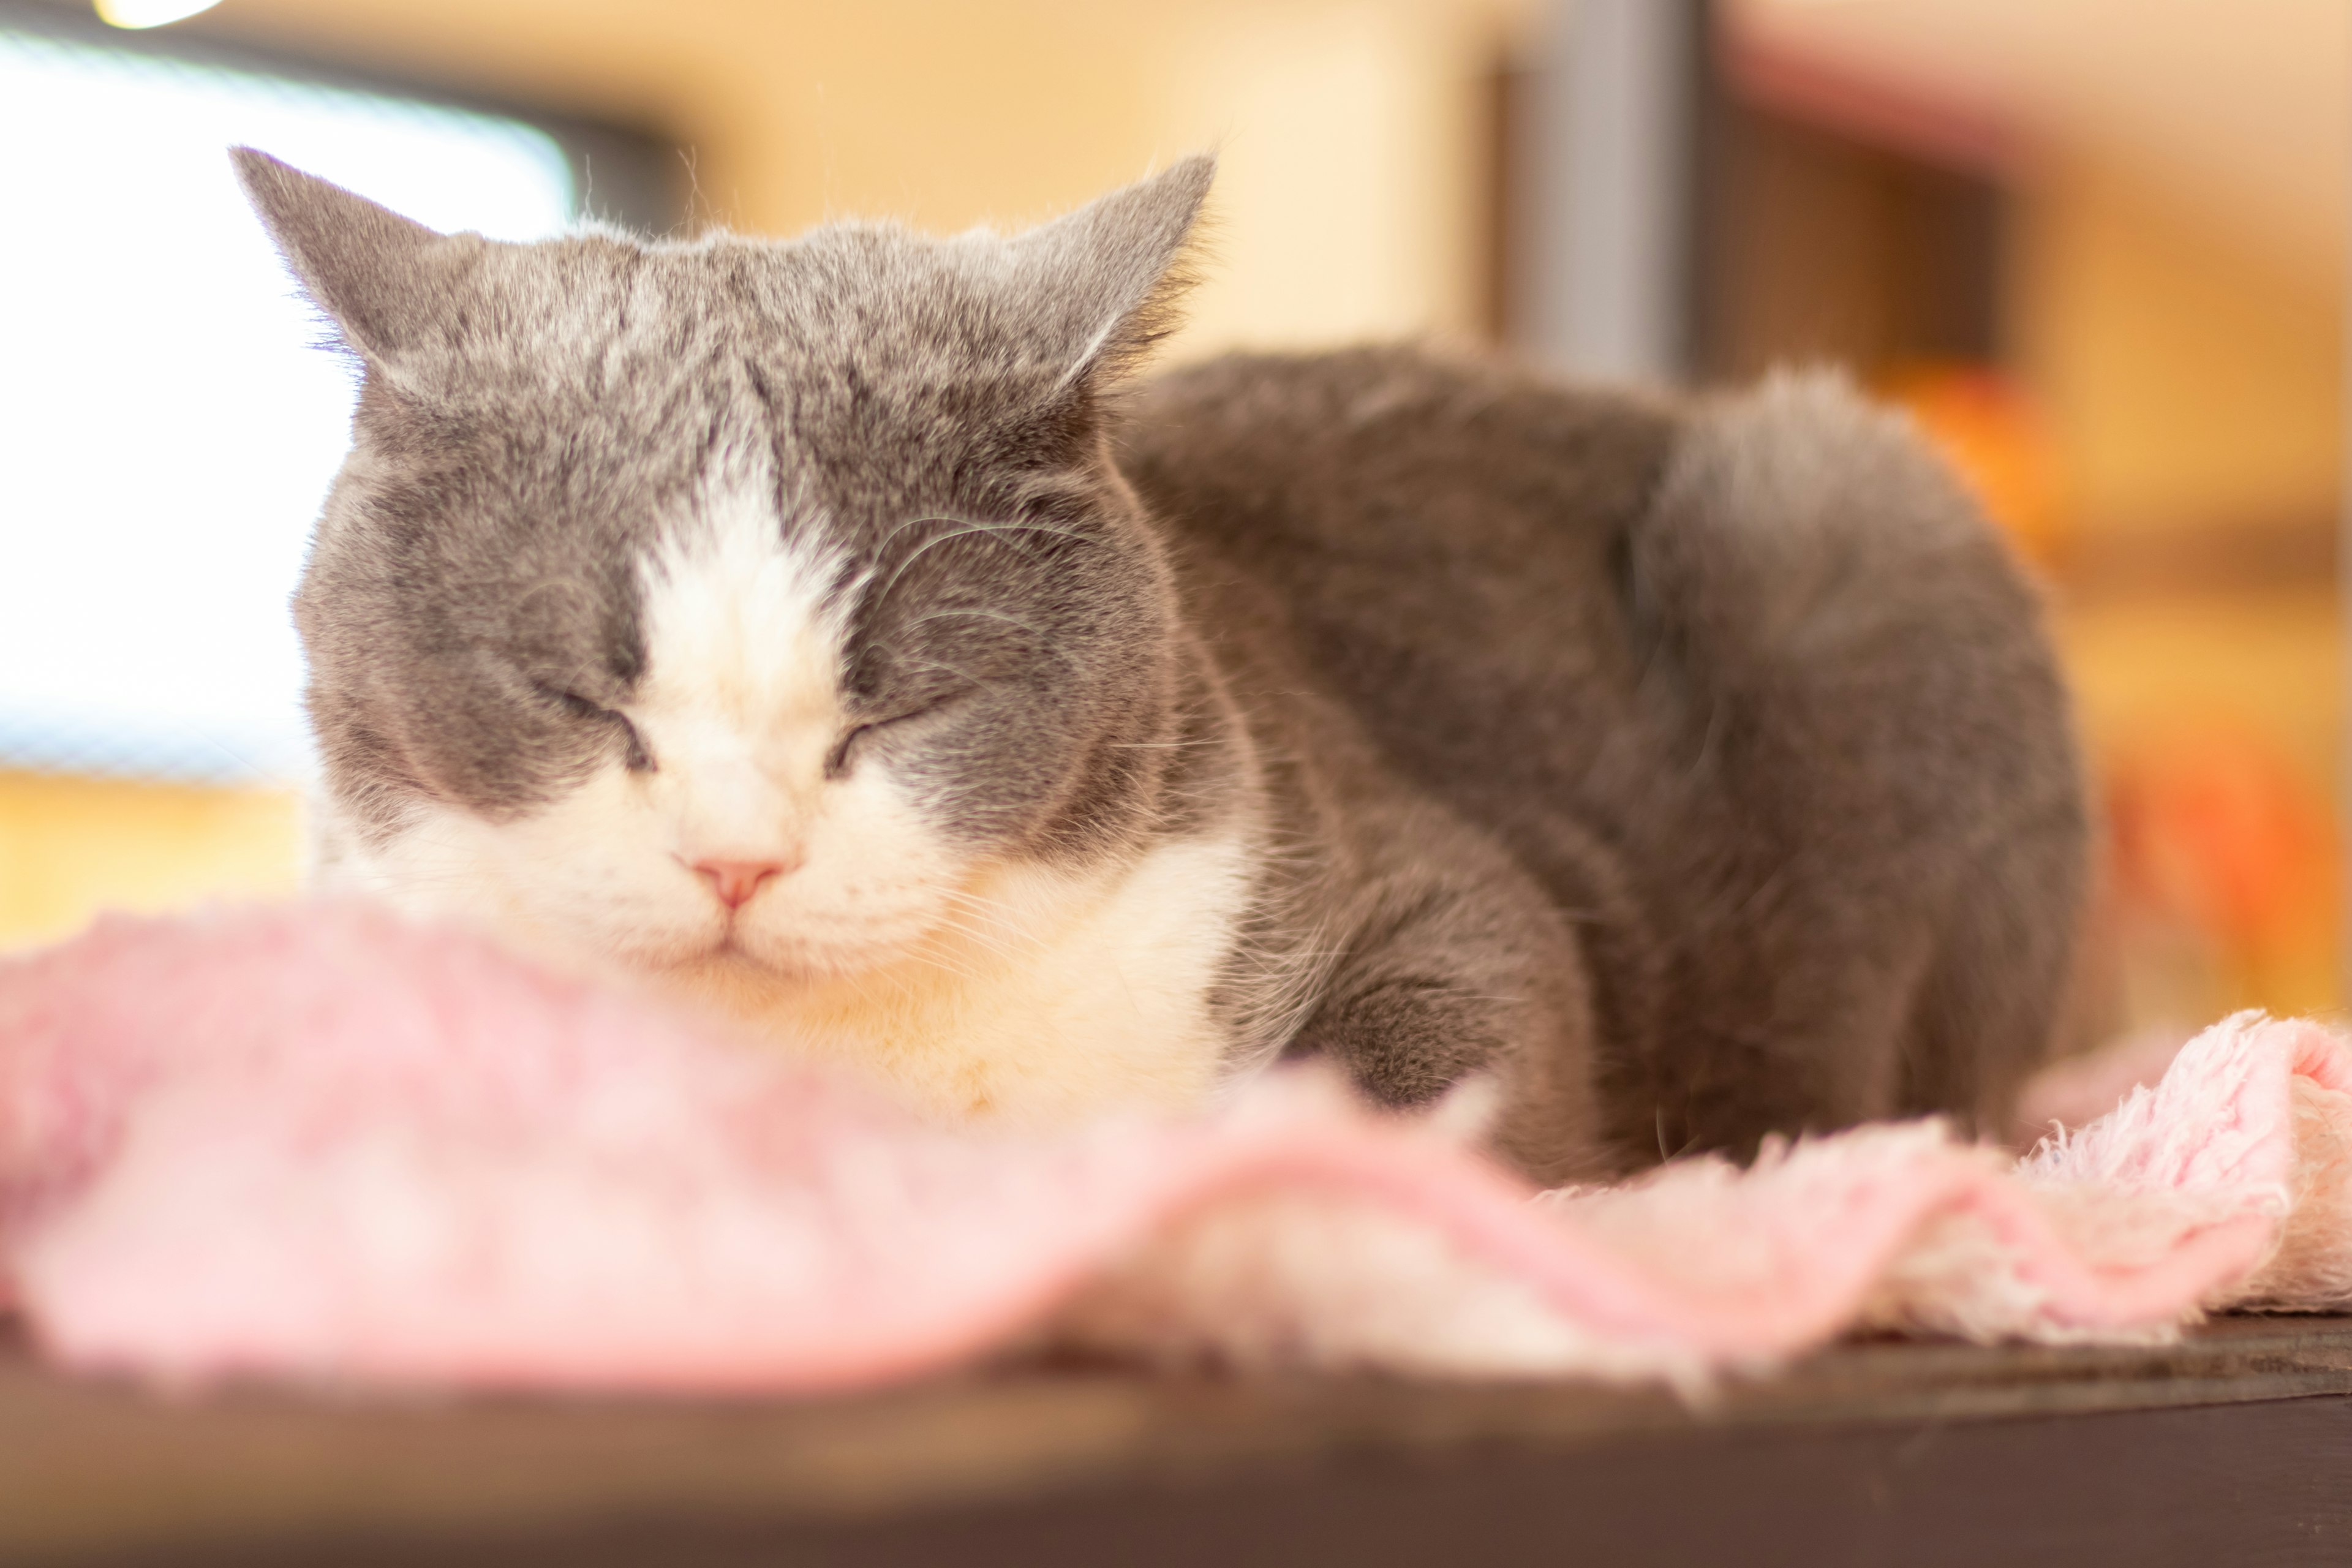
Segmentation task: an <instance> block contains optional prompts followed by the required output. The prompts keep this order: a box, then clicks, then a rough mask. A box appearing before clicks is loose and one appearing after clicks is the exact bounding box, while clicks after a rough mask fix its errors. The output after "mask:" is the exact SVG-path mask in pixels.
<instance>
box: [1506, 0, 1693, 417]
mask: <svg viewBox="0 0 2352 1568" xmlns="http://www.w3.org/2000/svg"><path fill="white" fill-rule="evenodd" d="M1708 9H1709V8H1708V5H1707V0H1556V3H1555V5H1554V6H1553V8H1552V12H1551V15H1550V17H1549V21H1548V23H1547V27H1546V32H1545V35H1544V37H1543V38H1542V40H1541V43H1540V45H1539V53H1538V59H1537V60H1536V62H1535V65H1536V71H1535V74H1534V79H1533V80H1532V82H1531V83H1530V87H1531V89H1532V90H1531V92H1530V93H1529V94H1528V115H1527V120H1526V122H1525V123H1524V124H1523V125H1522V126H1521V127H1519V128H1518V135H1519V138H1520V141H1521V145H1522V147H1523V148H1524V150H1525V156H1524V158H1523V160H1522V161H1521V167H1522V168H1523V169H1524V170H1525V171H1526V175H1525V183H1524V184H1523V185H1522V187H1521V189H1520V190H1519V191H1517V193H1515V194H1514V195H1515V197H1516V199H1517V201H1518V202H1519V203H1520V204H1521V210H1522V212H1523V214H1524V215H1525V220H1526V221H1525V222H1524V224H1523V225H1522V226H1521V227H1520V233H1521V234H1522V235H1523V236H1524V242H1523V243H1524V245H1525V250H1524V252H1523V254H1522V255H1520V256H1519V257H1518V258H1516V264H1515V265H1514V266H1513V268H1511V271H1512V273H1513V275H1514V276H1515V278H1516V279H1517V283H1518V291H1519V293H1520V295H1521V297H1520V298H1519V299H1517V300H1514V301H1512V316H1513V318H1514V319H1515V320H1516V321H1518V322H1520V323H1522V328H1521V331H1520V334H1519V335H1520V337H1521V340H1522V341H1521V344H1520V346H1521V347H1523V348H1524V349H1526V350H1527V351H1528V352H1529V353H1531V354H1533V355H1534V356H1535V357H1536V358H1537V359H1538V360H1541V361H1543V362H1545V363H1549V364H1552V365H1554V366H1555V367H1557V368H1559V369H1561V370H1565V371H1568V372H1570V373H1571V374H1580V375H1592V376H1607V377H1616V378H1632V379H1635V380H1643V381H1669V380H1675V379H1679V378H1680V377H1682V376H1684V375H1686V374H1689V373H1690V372H1691V371H1692V370H1693V369H1694V368H1696V367H1695V364H1694V360H1695V358H1696V347H1697V336H1698V331H1697V304H1698V298H1699V284H1700V276H1699V265H1698V255H1697V248H1698V244H1699V239H1700V232H1699V231H1700V221H1699V214H1700V208H1701V204H1702V199H1703V195H1704V191H1703V188H1702V187H1703V179H1702V170H1703V167H1704V153H1705V151H1706V149H1705V146H1704V141H1703V129H1704V125H1705V120H1706V111H1707V102H1706V97H1707V82H1708V80H1709V68H1708V60H1707V51H1708V49H1709V47H1710V39H1709V35H1708V21H1709V17H1708Z"/></svg>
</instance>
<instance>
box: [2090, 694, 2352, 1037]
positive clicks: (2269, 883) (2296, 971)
mask: <svg viewBox="0 0 2352 1568" xmlns="http://www.w3.org/2000/svg"><path fill="white" fill-rule="evenodd" d="M2109 773H2110V777H2111V779H2112V784H2111V785H2110V788H2109V794H2108V799H2109V810H2110V814H2111V821H2112V826H2113V833H2114V845H2115V856H2116V861H2115V864H2116V882H2117V889H2116V890H2117V893H2118V895H2119V896H2120V897H2121V898H2122V899H2123V900H2125V901H2126V904H2127V905H2130V906H2136V907H2137V909H2139V910H2142V911H2144V912H2146V913H2147V914H2150V915H2153V916H2156V917H2158V918H2159V919H2171V920H2175V921H2182V922H2185V923H2187V924H2188V925H2189V926H2192V927H2193V928H2194V929H2195V930H2197V931H2199V932H2200V933H2201V934H2202V935H2204V936H2205V937H2206V938H2207V939H2208V940H2209V941H2210V943H2211V946H2212V949H2213V952H2214V953H2215V956H2216V957H2217V958H2218V959H2219V960H2220V963H2221V969H2222V971H2223V975H2222V978H2223V979H2224V981H2225V983H2226V985H2227V989H2228V991H2229V993H2230V996H2229V998H2228V1005H2270V1006H2273V1007H2279V1008H2284V1007H2289V1006H2293V1005H2295V1001H2294V999H2295V998H2296V996H2297V995H2298V994H2300V993H2301V992H2302V991H2303V990H2304V989H2305V985H2306V984H2307V977H2306V976H2305V973H2304V972H2305V971H2306V970H2310V969H2313V968H2315V967H2318V968H2322V969H2324V968H2325V966H2326V965H2328V964H2330V963H2332V962H2333V954H2334V950H2335V924H2336V882H2337V857H2338V854H2339V849H2338V842H2339V841H2338V837H2337V828H2336V819H2335V816H2334V814H2333V813H2332V812H2331V811H2330V810H2329V809H2328V804H2327V801H2326V796H2325V795H2324V794H2323V792H2322V791H2321V790H2320V789H2319V788H2318V786H2317V785H2316V784H2315V783H2314V782H2313V781H2311V780H2310V779H2308V778H2306V777H2305V776H2304V774H2303V773H2301V772H2300V771H2299V770H2297V769H2296V768H2295V767H2294V765H2293V764H2292V763H2290V762H2288V761H2287V760H2285V759H2284V757H2282V756H2281V755H2280V754H2279V753H2278V752H2277V751H2276V750H2275V749H2274V748H2273V747H2271V746H2270V745H2268V744H2266V743H2265V742H2263V740H2262V739H2261V738H2260V737H2258V736H2255V735H2252V734H2250V733H2247V732H2245V731H2241V730H2239V729H2237V728H2235V727H2231V726H2227V725H2215V726H2211V727H2207V728H2204V729H2200V730H2197V731H2189V732H2187V733H2184V734H2182V735H2179V736H2178V737H2176V738H2174V739H2171V740H2169V741H2167V742H2163V743H2161V744H2150V745H2147V746H2143V747H2139V748H2136V749H2134V750H2133V751H2132V752H2128V753H2126V755H2123V756H2119V757H2117V758H2116V759H2115V760H2114V761H2113V762H2112V763H2111V764H2110V768H2109Z"/></svg>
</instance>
